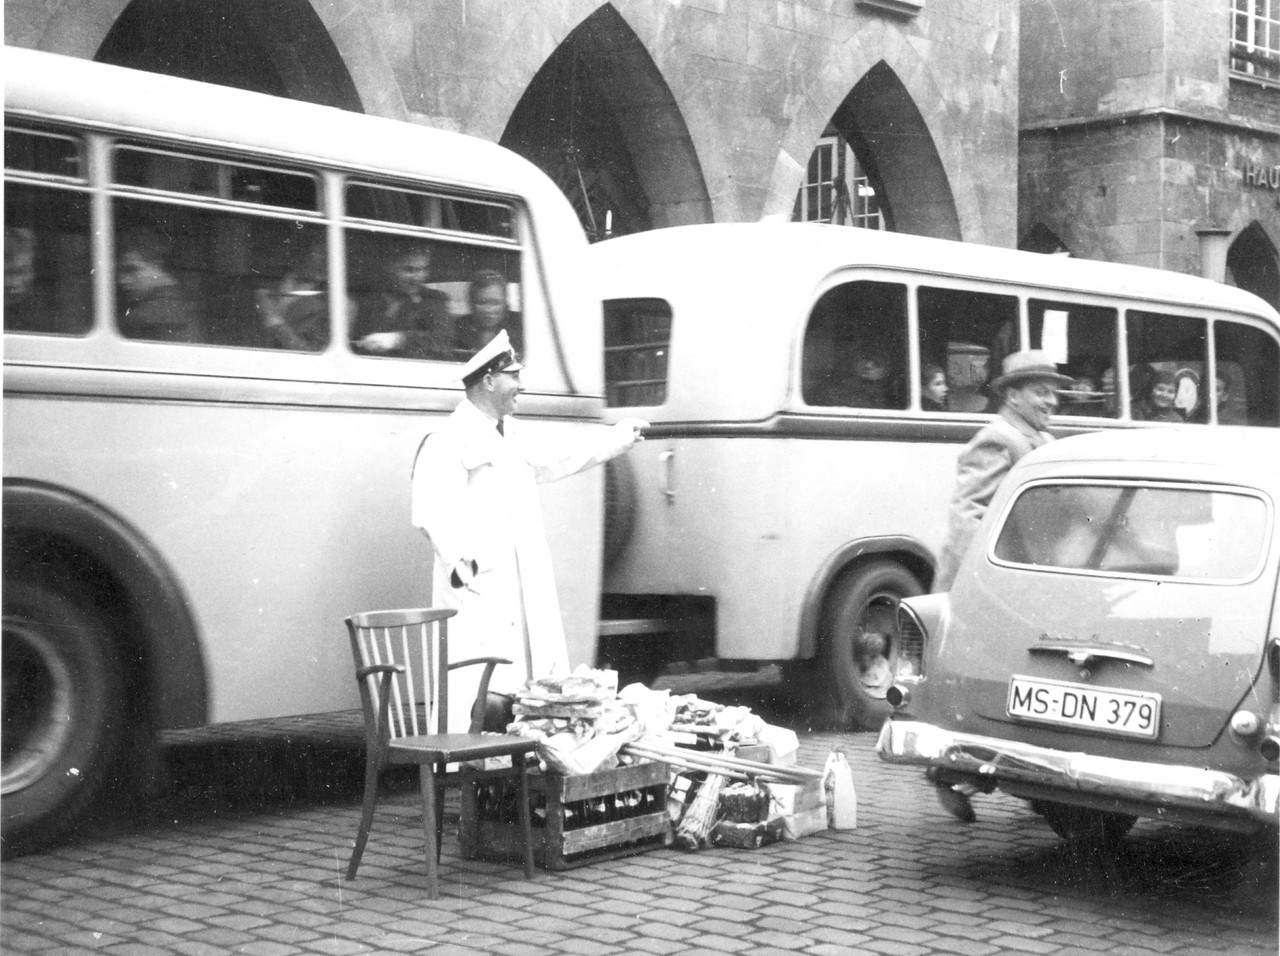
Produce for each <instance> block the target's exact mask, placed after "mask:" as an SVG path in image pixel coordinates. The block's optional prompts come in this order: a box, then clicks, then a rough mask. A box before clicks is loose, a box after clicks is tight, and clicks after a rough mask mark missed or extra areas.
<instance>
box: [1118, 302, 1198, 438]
mask: <svg viewBox="0 0 1280 956" xmlns="http://www.w3.org/2000/svg"><path fill="white" fill-rule="evenodd" d="M1125 336H1126V338H1127V339H1128V346H1129V363H1130V364H1129V402H1130V414H1131V415H1132V417H1133V418H1134V419H1135V420H1137V421H1162V422H1172V423H1175V424H1177V423H1179V422H1207V421H1208V420H1209V417H1208V396H1209V395H1210V394H1211V392H1212V389H1211V388H1210V389H1206V387H1205V383H1204V381H1203V379H1204V373H1205V369H1206V368H1208V362H1207V352H1206V346H1207V343H1208V323H1206V322H1205V320H1204V319H1197V318H1192V317H1190V316H1185V315H1167V314H1164V313H1159V312H1144V311H1140V310H1138V309H1130V310H1129V311H1128V312H1127V313H1126V314H1125Z"/></svg>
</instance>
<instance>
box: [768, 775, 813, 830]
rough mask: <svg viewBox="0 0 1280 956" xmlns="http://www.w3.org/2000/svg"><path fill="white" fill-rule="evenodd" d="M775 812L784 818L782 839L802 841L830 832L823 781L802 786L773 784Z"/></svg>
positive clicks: (773, 807) (771, 789)
mask: <svg viewBox="0 0 1280 956" xmlns="http://www.w3.org/2000/svg"><path fill="white" fill-rule="evenodd" d="M769 795H770V798H771V799H772V801H773V806H772V812H773V813H775V814H777V815H778V816H780V817H781V818H782V837H783V839H785V840H799V839H800V838H801V837H805V836H808V835H809V834H811V833H818V832H820V831H822V830H825V829H826V828H827V792H826V788H825V787H824V786H823V781H822V780H821V779H816V780H812V781H809V782H807V783H802V784H789V783H771V784H769Z"/></svg>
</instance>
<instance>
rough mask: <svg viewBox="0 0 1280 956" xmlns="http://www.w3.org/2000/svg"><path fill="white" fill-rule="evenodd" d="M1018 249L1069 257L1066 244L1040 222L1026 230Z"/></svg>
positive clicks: (1069, 253) (1069, 252)
mask: <svg viewBox="0 0 1280 956" xmlns="http://www.w3.org/2000/svg"><path fill="white" fill-rule="evenodd" d="M1018 248H1019V249H1021V250H1022V251H1023V252H1040V253H1045V254H1047V255H1055V256H1069V255H1071V250H1070V249H1069V248H1068V247H1067V244H1066V243H1065V242H1063V241H1062V239H1061V238H1060V237H1059V236H1058V234H1057V233H1056V232H1054V231H1053V230H1052V229H1050V228H1049V227H1048V226H1046V225H1045V224H1044V223H1042V222H1037V223H1036V224H1035V225H1034V226H1032V227H1031V228H1030V229H1028V230H1027V234H1026V235H1025V236H1023V237H1022V240H1021V241H1020V242H1019V243H1018Z"/></svg>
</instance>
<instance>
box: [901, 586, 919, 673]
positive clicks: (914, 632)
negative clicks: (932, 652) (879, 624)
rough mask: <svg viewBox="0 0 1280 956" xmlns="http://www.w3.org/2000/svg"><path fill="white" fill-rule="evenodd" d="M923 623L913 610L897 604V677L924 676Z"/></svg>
mask: <svg viewBox="0 0 1280 956" xmlns="http://www.w3.org/2000/svg"><path fill="white" fill-rule="evenodd" d="M924 636H925V629H924V625H923V624H922V623H921V622H920V618H918V617H917V616H916V613H915V611H913V610H911V608H909V607H908V606H907V605H905V604H899V605H898V666H897V676H898V677H899V678H904V677H906V678H910V677H922V676H924Z"/></svg>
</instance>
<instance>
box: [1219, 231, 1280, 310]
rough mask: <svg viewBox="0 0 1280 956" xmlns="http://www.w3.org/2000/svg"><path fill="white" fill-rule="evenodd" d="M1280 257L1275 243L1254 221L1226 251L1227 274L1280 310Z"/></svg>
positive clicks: (1238, 283) (1235, 283) (1237, 283)
mask: <svg viewBox="0 0 1280 956" xmlns="http://www.w3.org/2000/svg"><path fill="white" fill-rule="evenodd" d="M1278 260H1280V257H1278V256H1277V254H1276V247H1275V243H1273V242H1272V241H1271V237H1270V236H1268V235H1267V233H1266V230H1264V229H1263V228H1262V225H1261V224H1260V223H1259V222H1258V221H1257V220H1254V221H1253V222H1251V223H1249V225H1247V226H1245V228H1244V229H1242V230H1241V231H1240V234H1239V235H1238V236H1236V238H1235V240H1234V241H1233V242H1232V243H1231V246H1230V247H1229V248H1228V249H1227V272H1228V273H1229V275H1230V278H1231V282H1232V284H1233V285H1236V286H1239V287H1240V288H1241V289H1246V290H1248V291H1249V292H1252V293H1253V294H1254V295H1256V296H1258V297H1260V298H1262V299H1265V300H1266V301H1267V302H1268V303H1270V304H1271V306H1272V307H1273V308H1280V264H1278Z"/></svg>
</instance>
